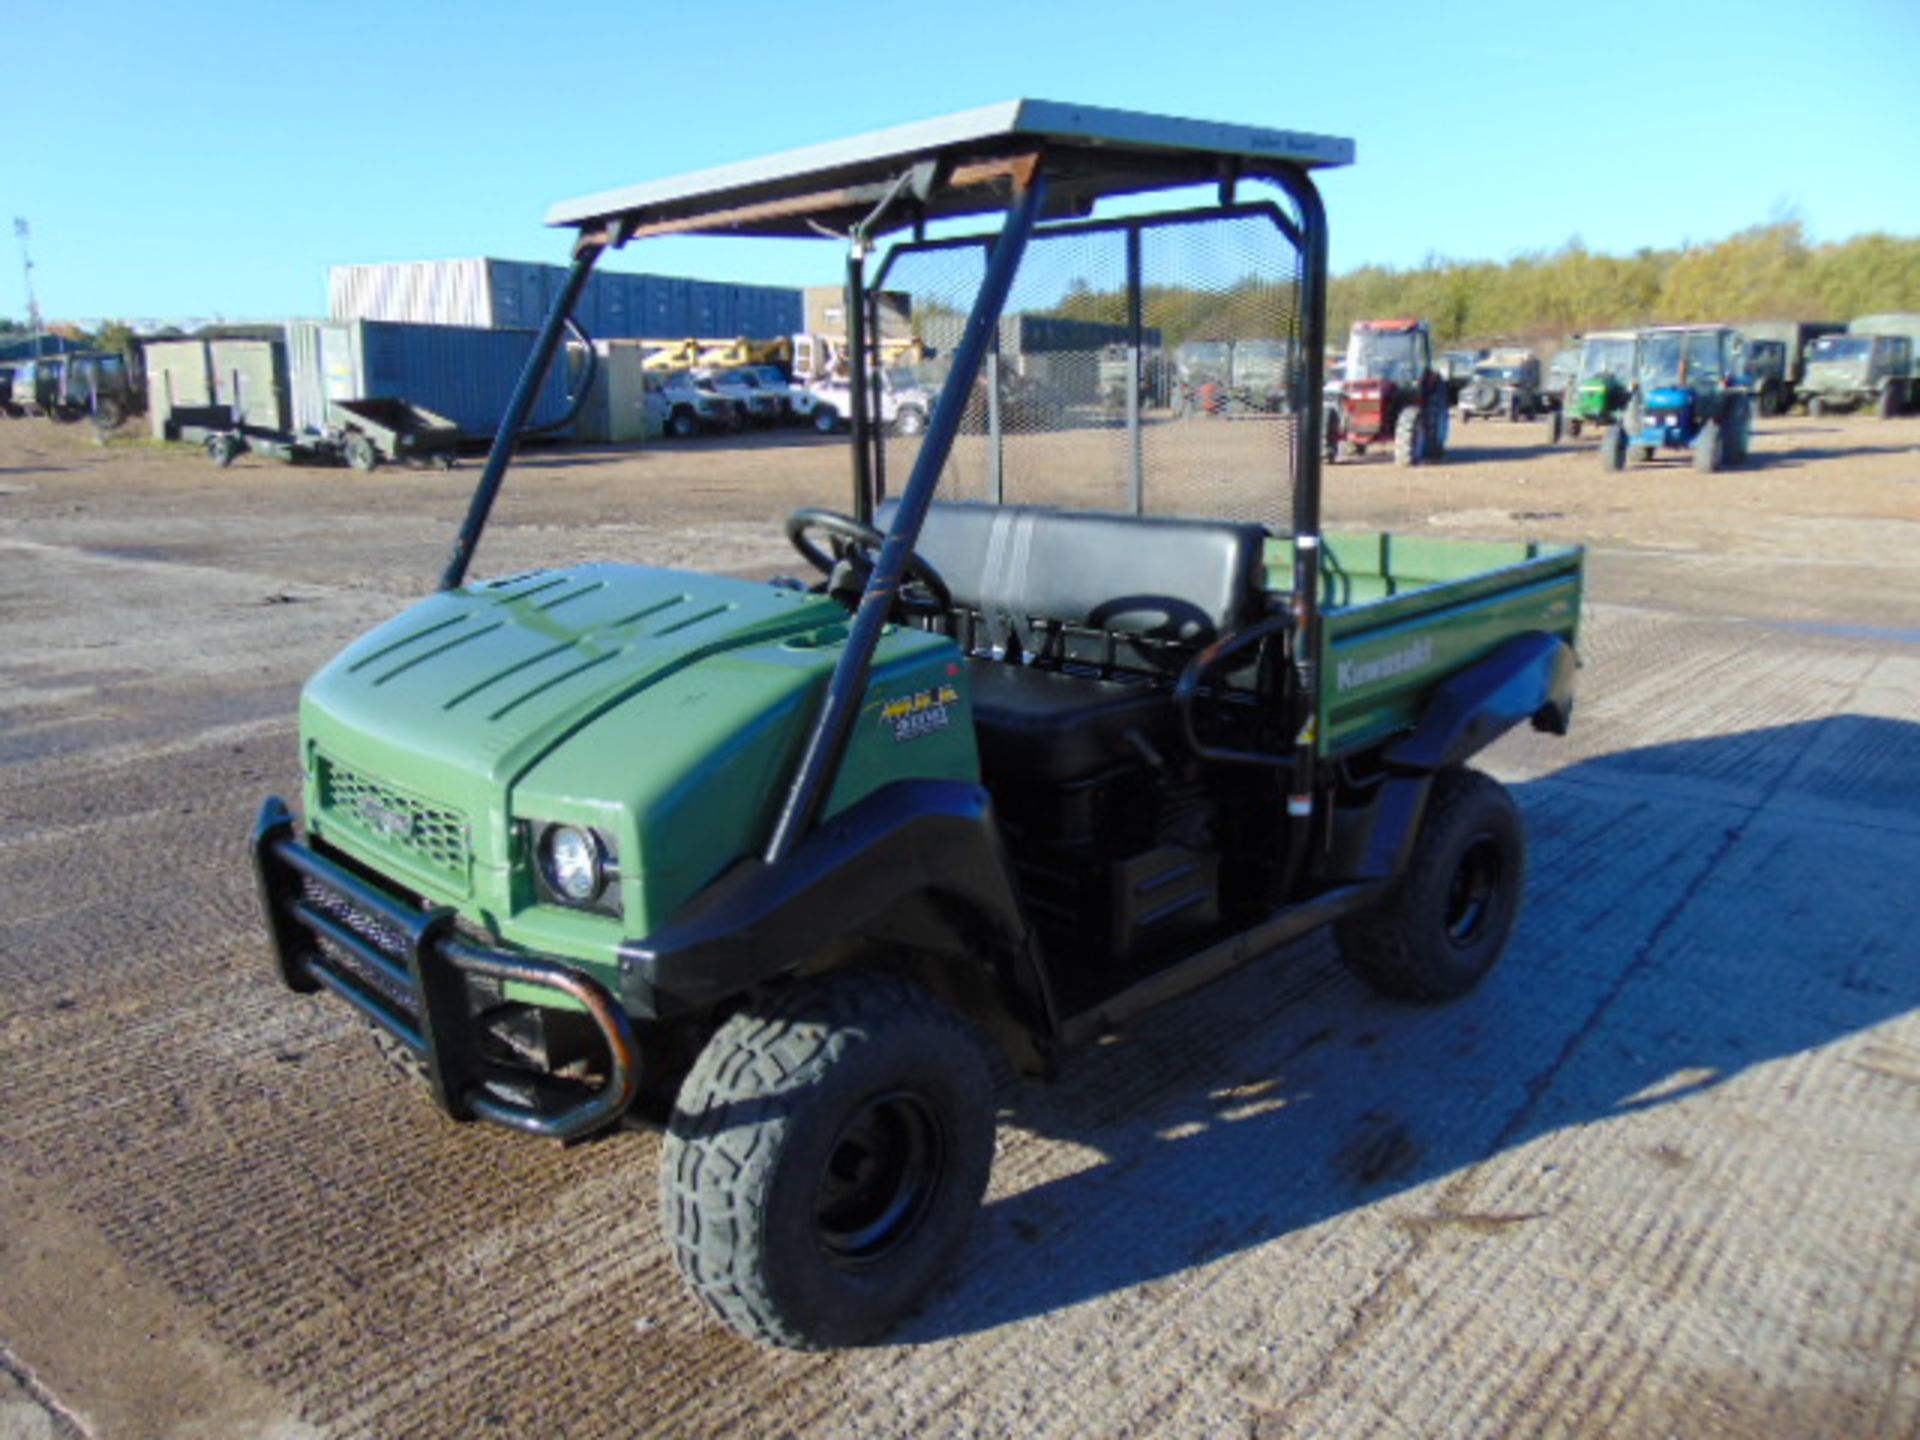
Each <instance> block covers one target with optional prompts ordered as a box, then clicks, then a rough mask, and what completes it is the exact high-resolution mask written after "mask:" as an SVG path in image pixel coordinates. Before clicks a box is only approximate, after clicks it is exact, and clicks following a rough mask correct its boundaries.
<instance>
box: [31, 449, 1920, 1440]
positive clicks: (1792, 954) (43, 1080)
mask: <svg viewBox="0 0 1920 1440" xmlns="http://www.w3.org/2000/svg"><path fill="white" fill-rule="evenodd" d="M1471 438H1472V441H1473V443H1474V445H1475V446H1476V447H1477V448H1476V450H1475V451H1474V452H1471V453H1469V454H1468V455H1467V456H1465V457H1463V462H1464V463H1459V464H1455V465H1449V466H1447V467H1443V468H1440V469H1436V470H1435V471H1433V472H1431V473H1428V472H1416V473H1412V474H1409V473H1408V472H1398V471H1394V470H1392V469H1391V467H1385V466H1372V465H1361V466H1353V467H1342V469H1341V470H1340V471H1339V472H1336V474H1335V475H1334V476H1333V477H1331V478H1330V480H1329V485H1330V487H1332V490H1331V492H1330V493H1331V496H1332V511H1333V513H1334V515H1335V516H1336V518H1345V519H1347V520H1349V521H1352V522H1356V523H1371V524H1384V523H1388V522H1389V521H1390V522H1392V523H1393V524H1395V525H1396V527H1399V528H1410V529H1426V530H1429V531H1431V532H1432V533H1465V534H1477V533H1489V534H1496V535H1511V534H1528V535H1545V536H1550V537H1553V538H1570V539H1588V540H1591V541H1593V542H1594V543H1595V545H1596V551H1595V553H1594V555H1593V557H1592V568H1591V579H1592V593H1591V603H1590V605H1589V608H1588V611H1587V628H1586V636H1585V647H1584V648H1585V658H1586V670H1585V672H1584V674H1583V675H1582V677H1581V696H1582V699H1581V702H1580V706H1579V711H1578V714H1577V717H1576V724H1575V730H1574V734H1573V736H1572V737H1571V738H1569V739H1567V740H1564V741H1557V740H1551V739H1548V738H1545V737H1537V736H1531V735H1529V736H1524V737H1518V738H1515V739H1511V740H1509V741H1507V742H1503V743H1502V744H1501V745H1500V746H1499V747H1498V748H1497V749H1496V750H1495V751H1494V752H1493V753H1492V754H1490V756H1489V757H1488V759H1487V765H1488V768H1490V769H1491V770H1493V771H1494V772H1495V773H1496V774H1498V775H1500V776H1501V777H1502V778H1503V779H1505V780H1507V781H1509V782H1510V783H1511V784H1512V785H1513V787H1514V790H1515V793H1516V795H1517V797H1518V799H1519V801H1520V803H1521V805H1522V807H1523V809H1524V811H1525V814H1526V817H1527V822H1528V826H1529V831H1530V834H1531V839H1532V844H1533V870H1532V875H1531V880H1530V884H1529V891H1528V897H1527V911H1526V914H1525V916H1524V918H1523V920H1522V923H1521V926H1520V930H1519V934H1518V937H1517V940H1516V942H1515V944H1514V947H1513V949H1512V951H1511V953H1510V955H1509V957H1508V959H1507V960H1506V962H1505V964H1504V965H1503V966H1502V968H1501V969H1500V970H1499V971H1498V972H1496V974H1495V975H1494V976H1493V977H1492V978H1491V979H1490V980H1489V982H1488V983H1487V984H1486V985H1485V986H1484V987H1483V988H1482V989H1481V990H1480V991H1479V992H1478V993H1476V994H1475V995H1474V996H1472V997H1470V998H1469V999H1467V1000H1465V1001H1463V1002H1460V1003H1458V1004H1455V1005H1452V1006H1448V1007H1444V1008H1441V1009H1435V1010H1421V1009H1412V1008H1407V1007H1402V1006H1397V1005H1393V1004H1389V1003H1387V1002H1384V1001H1382V1000H1379V999H1376V998H1374V997H1372V996H1371V995H1369V994H1368V993H1367V992H1366V991H1365V990H1364V989H1363V988H1362V987H1361V986H1359V985H1358V984H1357V983H1356V982H1354V981H1352V980H1350V979H1349V978H1347V977H1346V976H1345V975H1344V974H1343V972H1342V971H1341V970H1340V969H1339V968H1338V966H1337V964H1336V963H1335V961H1334V959H1333V957H1332V954H1331V952H1330V950H1329V948H1328V947H1327V945H1326V944H1325V942H1324V941H1320V940H1311V941H1308V942H1306V943H1303V944H1301V945H1298V946H1295V947H1293V948H1291V949H1289V950H1287V951H1285V952H1283V953H1280V954H1277V955H1275V956H1273V957H1270V958H1268V959H1266V960H1264V961H1262V962H1259V963H1257V964H1255V965H1254V966H1252V967H1250V968H1248V969H1246V970H1244V971H1242V972H1241V973H1239V974H1237V975H1236V976H1234V977H1232V978H1230V979H1229V980H1227V981H1225V982H1224V983H1222V984H1220V985H1218V986H1216V987H1215V988H1213V989H1211V990H1209V991H1206V992H1203V993H1201V994H1198V995H1195V996H1193V997H1190V998H1188V999H1187V1000H1185V1001H1182V1002H1179V1003H1176V1004H1175V1005H1173V1006H1171V1007H1169V1008H1167V1009H1165V1010H1162V1011H1160V1012H1157V1013H1154V1014H1152V1015H1149V1016H1147V1017H1144V1018H1143V1019H1141V1020H1140V1021H1138V1022H1136V1023H1135V1024H1133V1025H1131V1026H1129V1027H1128V1028H1127V1029H1126V1030H1125V1031H1124V1032H1123V1033H1120V1034H1118V1035H1115V1036H1112V1037H1110V1038H1109V1039H1108V1040H1107V1041H1106V1042H1105V1043H1102V1044H1100V1045H1097V1046H1095V1047H1093V1048H1091V1049H1090V1050H1088V1051H1086V1052H1083V1053H1081V1054H1080V1055H1078V1056H1077V1057H1076V1058H1075V1059H1074V1061H1073V1063H1072V1064H1071V1066H1070V1067H1069V1070H1068V1073H1067V1075H1066V1077H1065V1079H1064V1080H1063V1082H1062V1083H1061V1084H1059V1085H1058V1086H1055V1087H1052V1088H1049V1089H1041V1088H1032V1087H1020V1086H1012V1085H1009V1086H1008V1087H1007V1089H1006V1090H1005V1092H1004V1094H1003V1103H1004V1106H1005V1111H1006V1113H1005V1116H1004V1122H1005V1123H1004V1125H1003V1128H1002V1132H1001V1146H1000V1153H999V1156H998V1159H997V1163H996V1169H995V1174H994V1180H993V1185H992V1191H991V1194H990V1196H989V1201H988V1204H987V1206H986V1208H985V1210H984V1212H983V1213H982V1215H981V1217H980V1219H979V1222H978V1224H977V1226H976V1228H975V1231H974V1234H973V1237H972V1239H971V1241H970V1243H969V1246H968V1248H967V1250H966V1252H965V1255H964V1260H963V1263H962V1266H961V1269H960V1271H959V1273H958V1274H957V1275H956V1276H955V1277H954V1279H953V1280H952V1282H951V1283H950V1284H949V1285H947V1286H946V1287H945V1288H944V1289H943V1290H942V1291H941V1292H940V1293H939V1294H938V1295H937V1296H936V1297H935V1299H934V1301H933V1302H932V1303H931V1304H930V1305H929V1306H928V1307H927V1309H926V1310H925V1312H924V1313H922V1314H921V1315H920V1316H918V1317H917V1318H915V1319H914V1320H912V1321H911V1322H910V1323H909V1324H908V1325H907V1326H906V1327H905V1328H904V1330H903V1331H902V1332H901V1333H900V1334H899V1335H898V1336H897V1337H896V1340H895V1343H890V1344H888V1345H884V1346H880V1347H876V1348H873V1349H868V1350H862V1351H854V1352H847V1353H841V1354H834V1355H825V1356H795V1355H787V1354H772V1353H764V1352H761V1351H757V1350H755V1349H753V1348H751V1347H749V1346H747V1345H745V1344H744V1343H742V1342H739V1341H736V1340H734V1339H732V1338H731V1337H730V1336H728V1335H727V1334H725V1333H723V1332H720V1331H718V1330H716V1329H715V1328H714V1327H713V1326H712V1325H711V1324H709V1323H708V1322H707V1321H706V1320H705V1318H704V1316H703V1314H702V1313H701V1312H700V1311H698V1310H697V1309H696V1307H695V1306H694V1305H693V1304H692V1302H691V1301H690V1300H689V1299H688V1298H687V1297H686V1296H685V1295H684V1294H683V1293H682V1291H681V1289H680V1286H679V1283H678V1281H677V1279H676V1277H675V1276H674V1274H673V1271H672V1268H671V1264H670V1261H669V1260H668V1257H667V1255H666V1253H665V1251H664V1250H663V1248H662V1245H661V1242H660V1237H659V1233H658V1228H657V1225H656V1221H655V1217H654V1214H653V1193H654V1164H655V1160H656V1154H657V1149H658V1145H657V1142H656V1141H655V1140H654V1139H653V1138H651V1137H647V1136H642V1135H619V1136H616V1137H614V1138H612V1139H609V1140H606V1141H603V1142H600V1143H595V1144H590V1145H586V1146H581V1147H576V1148H573V1149H568V1150H559V1149H555V1148H551V1147H548V1146H546V1145H542V1144H537V1143H533V1142H528V1141H525V1140H522V1139H519V1138H517V1137H514V1136H511V1135H508V1134H505V1133H503V1132H499V1131H494V1130H490V1129H485V1128H480V1127H464V1128H463V1127H457V1126H454V1125H452V1124H450V1123H448V1122H446V1121H444V1120H443V1119H441V1118H440V1117H439V1116H438V1115H437V1114H435V1113H434V1112H433V1111H432V1110H431V1109H430V1108H429V1107H428V1105H427V1103H426V1101H425V1099H424V1097H423V1096H421V1095H419V1094H416V1093H414V1092H413V1091H412V1090H410V1089H409V1088H408V1087H407V1086H406V1085H405V1084H403V1083H402V1082H401V1081H400V1080H399V1079H398V1078H397V1077H395V1076H393V1075H391V1074H390V1073H389V1072H387V1071H386V1070H385V1069H384V1068H383V1067H382V1066H380V1065H379V1064H377V1063H374V1060H373V1056H372V1053H371V1049H370V1046H369V1044H368V1042H367V1040H366V1038H365V1037H364V1035H363V1034H362V1033H361V1032H360V1027H359V1026H358V1024H357V1023H356V1022H355V1021H353V1020H351V1019H350V1018H349V1017H348V1016H347V1015H346V1014H345V1013H344V1012H343V1009H342V1007H340V1006H338V1005H335V1004H330V1003H322V1002H320V1001H316V1000H307V999H302V998H298V997H295V996H292V995H290V994H287V993H285V992H283V991H281V990H280V989H279V988H277V986H276V984H275V983H274V982H273V981H272V980H271V979H270V978H269V975H268V972H267V968H266V965H265V963H264V952H263V947H262V942H261V940H260V937H259V934H258V923H257V919H256V916H255V912H254V899H253V894H252V890H251V882H250V877H249V875H248V873H247V871H246V868H245V854H244V840H245V835H246V832H247V828H248V825H249V823H250V822H251V820H252V817H253V814H254V812H255V810H256V808H257V805H258V802H259V799H260V797H261V796H262V795H263V794H265V793H267V792H268V791H276V790H277V791H282V792H287V793H292V792H293V790H294V787H295V783H296V782H295V774H296V771H295V766H296V757H295V754H294V746H293V737H294V731H293V723H292V721H293V715H292V707H293V702H294V699H295V695H296V693H297V687H298V684H299V681H300V679H301V678H302V677H303V676H304V675H305V674H306V673H308V672H309V671H310V670H311V669H313V668H314V667H315V666H316V665H317V664H318V663H320V662H321V661H322V660H324V659H325V658H326V657H327V656H328V655H329V654H330V653H332V651H334V650H335V649H337V648H338V647H339V646H340V645H341V644H342V643H344V642H345V641H346V640H347V639H349V638H350V637H351V636H353V635H354V634H355V633H357V632H358V631H359V630H361V629H363V628H364V627H365V626H367V625H368V624H370V623H372V622H373V621H375V620H376V619H378V618H381V617H383V616H384V615H386V614H389V613H391V611H392V610H393V609H395V608H397V606H398V605H399V604H401V603H403V602H404V600H405V599H406V598H407V597H408V596H409V595H411V594H413V593H417V591H418V589H419V588H421V587H422V586H423V585H424V584H425V583H426V581H427V579H428V577H430V576H431V575H432V574H434V573H436V572H437V568H438V564H439V561H440V558H441V556H442V553H443V547H444V545H445V543H446V541H447V539H448V537H449V536H450V534H451V531H452V526H453V521H454V517H455V516H457V514H458V513H459V511H460V510H461V508H462V507H463V505H464V498H465V486H466V485H467V484H470V483H471V480H472V478H473V471H472V470H471V469H469V470H466V471H464V472H460V473H456V474H455V475H454V476H452V477H447V478H444V479H443V478H440V477H413V476H403V475H397V474H395V473H393V472H390V471H383V472H380V473H378V474H376V475H375V476H372V477H360V476H356V475H352V474H350V473H349V472H343V471H291V470H285V469H280V468H277V467H271V466H266V465H259V464H255V463H253V462H242V464H241V465H240V466H238V467H236V468H235V469H234V470H233V471H228V472H218V471H214V470H212V469H211V468H210V467H208V466H206V464H205V462H204V461H201V460H198V459H197V458H195V457H192V456H181V455H177V454H164V453H155V452H152V451H151V450H149V449H147V448H146V447H141V446H124V447H123V446H115V447H111V448H108V449H104V450H103V449H100V448H98V447H95V446H92V445H90V444H89V443H88V441H87V437H86V436H85V435H84V434H83V433H78V432H75V431H66V430H60V429H56V428H55V427H52V426H49V425H47V424H44V423H42V422H25V421H17V422H11V423H6V422H0V1062H3V1063H4V1073H5V1076H6V1094H7V1099H8V1103H7V1104H6V1106H5V1107H4V1108H3V1109H0V1214H4V1215H5V1216H6V1223H5V1225H4V1227H0V1436H4V1437H6V1440H14V1437H21V1440H25V1437H33V1440H40V1437H43V1436H52V1437H59V1440H67V1437H69V1436H73V1435H84V1436H102V1437H120V1436H156V1437H158V1436H180V1437H189V1436H191V1437H221V1436H245V1437H258V1436H274V1437H295V1436H327V1437H333V1436H400V1435H405V1436H410V1437H415V1436H418V1437H424V1436H476V1435H488V1434H502V1435H524V1434H552V1435H565V1436H591V1435H632V1434H643V1433H644V1434H663V1435H676V1436H680V1435H716V1436H718V1435H726V1436H740V1435H836V1436H840V1435H848V1436H853V1435H863V1436H920V1435H939V1436H956V1437H957V1436H1002V1435H1019V1436H1073V1437H1081V1436H1094V1435H1100V1436H1162V1435H1167V1436H1260V1437H1281V1436H1303V1437H1304V1436H1374V1435H1402V1434H1404V1435H1412V1436H1422V1437H1428V1436H1463V1437H1464V1436H1476V1437H1477V1436H1521V1435H1539V1436H1667V1435H1673V1436H1687V1437H1702V1436H1758V1435H1765V1436H1834V1437H1869V1436H1912V1435H1914V1434H1916V1432H1920V1304H1917V1303H1916V1296H1917V1295H1920V1185H1917V1184H1916V1181H1920V1018H1916V1013H1915V1007H1916V1005H1917V1004H1920V963H1917V961H1920V945H1917V944H1916V938H1915V937H1916V935H1917V934H1920V883H1916V879H1915V877H1916V875H1920V566H1916V565H1915V564H1914V561H1913V556H1914V555H1915V554H1916V553H1920V449H1917V448H1916V447H1920V421H1903V422H1894V423H1892V424H1884V425H1883V424H1879V423H1877V422H1873V421H1864V420H1863V421H1847V422H1839V423H1834V422H1828V423H1826V424H1825V425H1824V426H1818V427H1815V426H1809V425H1806V424H1805V423H1797V422H1786V421H1782V422H1770V423H1769V424H1767V425H1763V427H1762V433H1761V442H1760V457H1759V460H1760V463H1759V464H1758V465H1757V466H1756V467H1755V468H1754V469H1753V470H1752V471H1749V472H1744V473H1740V474H1735V475H1728V476H1721V477H1713V478H1712V479H1708V478H1705V477H1696V476H1694V475H1693V474H1692V473H1691V472H1688V471H1685V470H1674V469H1672V468H1671V467H1669V468H1665V469H1662V470H1660V471H1658V472H1651V473H1650V472H1640V473H1637V474H1635V475H1633V476H1630V477H1628V478H1627V479H1625V480H1620V481H1618V482H1615V481H1612V480H1602V479H1601V478H1600V477H1599V475H1598V465H1597V462H1595V461H1594V459H1593V456H1592V454H1591V451H1590V450H1589V451H1586V452H1584V453H1559V454H1556V453H1547V452H1544V451H1543V450H1542V449H1541V448H1540V447H1539V446H1537V444H1535V443H1534V437H1533V436H1532V435H1531V433H1530V432H1528V431H1524V430H1521V429H1511V430H1509V429H1508V428H1507V427H1502V426H1495V425H1487V426H1476V427H1474V434H1473V435H1472V437H1471ZM843 463H844V452H843V451H842V450H840V449H838V448H836V447H835V446H834V445H833V444H831V443H830V442H822V443H821V444H818V445H814V444H801V443H796V444H784V443H777V442H773V441H768V442H762V443H758V444H754V445H726V444H722V443H710V444H707V445H705V446H696V447H694V448H693V449H691V450H679V451H673V450H667V449H664V448H661V449H656V450H652V451H647V452H643V453H641V454H638V455H632V456H626V457H609V456H603V455H592V454H585V455H581V454H569V453H566V452H550V453H548V454H547V455H545V456H543V457H541V459H540V460H539V461H538V463H536V464H534V465H532V466H530V467H529V468H528V469H527V471H526V472H525V473H523V474H522V475H521V476H520V477H519V479H518V480H516V481H514V482H511V483H510V486H509V491H508V498H507V500H506V501H505V502H504V503H503V507H502V515H501V520H502V525H501V527H500V529H499V531H498V532H497V533H496V534H495V535H494V536H493V537H492V538H490V540H489V542H488V546H487V547H486V548H485V549H484V550H483V552H482V569H483V570H487V569H491V570H494V571H500V570H504V569H506V568H507V567H508V566H510V565H520V564H531V563H538V561H540V560H541V559H547V560H553V559H569V558H573V557H574V556H576V555H584V554H611V555H616V556H619V557H621V558H634V559H650V560H655V561H660V562H665V563H706V564H715V565H720V566H725V567H727V568H735V569H742V570H746V571H748V572H751V573H767V572H769V571H770V570H772V569H774V568H786V561H785V558H784V556H785V552H784V548H783V547H782V546H781V544H780V543H779V541H778V539H777V519H778V517H779V516H781V515H783V514H784V513H785V511H786V510H787V509H788V508H790V507H791V506H792V505H793V504H796V503H800V502H802V501H811V502H813V503H823V504H829V505H837V504H842V503H844V502H843V501H842V500H841V499H840V497H841V495H842V494H843V489H842V482H840V481H839V479H838V478H837V477H838V473H839V468H838V467H839V466H840V465H841V464H843ZM696 487H697V489H696Z"/></svg>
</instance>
